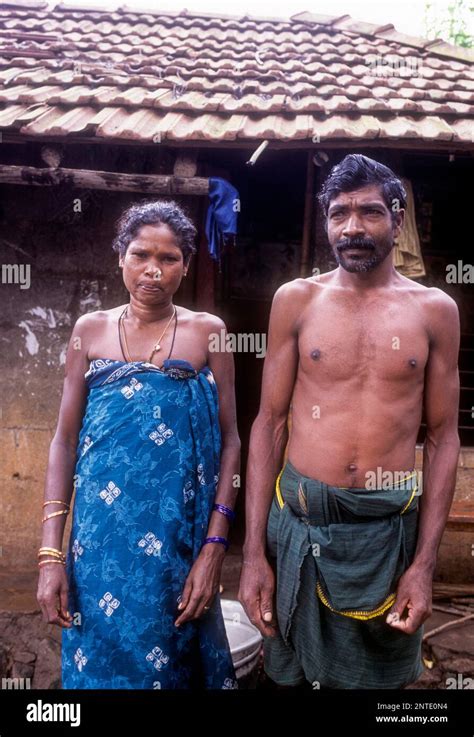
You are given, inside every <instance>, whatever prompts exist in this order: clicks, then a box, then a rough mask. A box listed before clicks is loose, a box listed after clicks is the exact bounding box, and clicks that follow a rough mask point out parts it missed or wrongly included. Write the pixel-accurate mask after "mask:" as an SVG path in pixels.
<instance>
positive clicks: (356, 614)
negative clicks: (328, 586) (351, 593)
mask: <svg viewBox="0 0 474 737" xmlns="http://www.w3.org/2000/svg"><path fill="white" fill-rule="evenodd" d="M316 593H317V595H318V596H319V598H320V599H321V601H322V602H323V604H324V605H325V606H327V608H328V609H330V610H331V611H332V612H334V614H342V616H343V617H350V618H351V619H362V620H366V619H373V618H374V617H379V616H380V615H381V614H384V613H385V612H386V611H387V609H390V607H391V606H392V604H394V603H395V599H396V598H397V596H396V594H389V595H388V596H387V598H386V599H385V601H384V602H383V604H380V606H378V607H377V609H372V610H371V611H369V612H364V611H362V610H361V611H351V610H349V611H346V612H341V611H339V610H338V609H334V608H333V607H332V606H331V605H330V603H329V602H328V600H327V598H326V596H325V595H324V592H323V590H322V588H321V584H320V583H319V581H318V583H317V584H316Z"/></svg>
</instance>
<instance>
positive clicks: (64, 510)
mask: <svg viewBox="0 0 474 737" xmlns="http://www.w3.org/2000/svg"><path fill="white" fill-rule="evenodd" d="M60 514H69V509H61V511H59V512H53V513H52V514H48V516H47V517H43V522H46V520H47V519H51V517H58V516H59V515H60Z"/></svg>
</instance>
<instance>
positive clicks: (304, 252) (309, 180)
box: [300, 151, 314, 277]
mask: <svg viewBox="0 0 474 737" xmlns="http://www.w3.org/2000/svg"><path fill="white" fill-rule="evenodd" d="M313 187H314V164H313V152H312V151H308V159H307V164H306V189H305V196H304V216H303V239H302V241H301V261H300V276H301V277H306V276H309V270H310V266H311V263H310V259H311V253H310V250H311V228H312V223H313V200H314V194H313Z"/></svg>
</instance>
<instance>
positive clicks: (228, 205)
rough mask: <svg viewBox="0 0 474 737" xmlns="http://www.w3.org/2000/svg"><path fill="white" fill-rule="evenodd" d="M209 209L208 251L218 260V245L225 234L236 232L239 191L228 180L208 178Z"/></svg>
mask: <svg viewBox="0 0 474 737" xmlns="http://www.w3.org/2000/svg"><path fill="white" fill-rule="evenodd" d="M209 199H210V204H209V209H208V211H207V218H206V237H207V240H208V243H209V253H210V254H211V256H212V258H213V259H215V260H216V261H219V260H220V255H221V254H220V247H221V243H222V241H223V240H225V238H226V236H229V235H232V236H235V235H236V234H237V214H238V210H239V202H240V197H239V193H238V192H237V190H236V189H235V187H233V186H232V185H231V184H229V182H226V180H225V179H221V178H220V177H210V178H209Z"/></svg>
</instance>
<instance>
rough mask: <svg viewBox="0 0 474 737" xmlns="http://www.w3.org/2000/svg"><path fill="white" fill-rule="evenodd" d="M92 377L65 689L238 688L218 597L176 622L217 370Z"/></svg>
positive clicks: (204, 471)
mask: <svg viewBox="0 0 474 737" xmlns="http://www.w3.org/2000/svg"><path fill="white" fill-rule="evenodd" d="M85 378H86V382H87V385H88V390H89V391H88V399H87V406H86V409H85V413H84V419H83V424H82V428H81V432H80V435H79V443H78V450H77V464H76V469H75V474H76V475H75V489H76V493H75V502H74V510H73V520H72V530H71V537H70V540H69V545H68V551H67V568H66V570H67V576H68V581H69V611H70V613H71V614H72V615H73V617H74V622H75V623H74V624H73V626H72V627H71V628H70V629H65V630H63V633H62V685H63V688H74V689H75V688H91V689H94V688H96V689H99V688H113V689H114V688H127V689H159V688H163V689H165V688H167V689H169V688H172V689H177V688H185V689H202V688H208V689H222V688H235V687H236V680H235V673H234V668H233V665H232V659H231V655H230V650H229V645H228V641H227V636H226V631H225V626H224V621H223V616H222V612H221V608H220V600H219V596H217V597H216V598H215V600H214V602H213V604H212V606H211V608H210V610H209V611H207V612H206V613H205V614H204V616H203V617H201V619H199V620H193V621H190V622H187V623H186V624H184V625H181V627H179V628H177V627H175V625H174V622H175V620H176V618H177V616H178V614H179V612H178V609H177V605H178V603H179V601H180V595H181V593H182V591H183V587H184V583H185V581H186V577H187V575H188V573H189V571H190V569H191V566H192V564H193V562H194V560H195V559H196V557H197V556H198V554H199V551H200V549H201V545H202V542H203V540H204V538H205V537H206V532H207V527H208V522H209V518H210V515H211V512H212V505H213V502H214V496H215V491H216V486H217V481H218V477H219V461H220V448H221V438H220V429H219V421H218V395H217V388H216V385H215V382H214V378H213V375H212V372H211V371H210V369H209V368H208V367H205V368H204V369H202V370H201V371H199V372H197V371H195V370H194V369H193V367H192V366H191V365H190V364H189V363H187V362H186V361H178V360H168V361H165V362H164V367H163V369H160V368H158V367H157V366H154V365H153V364H150V363H147V362H145V361H134V362H129V363H126V362H124V361H114V360H111V359H95V360H93V361H92V362H91V365H90V368H89V371H88V372H87V373H86V375H85Z"/></svg>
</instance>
